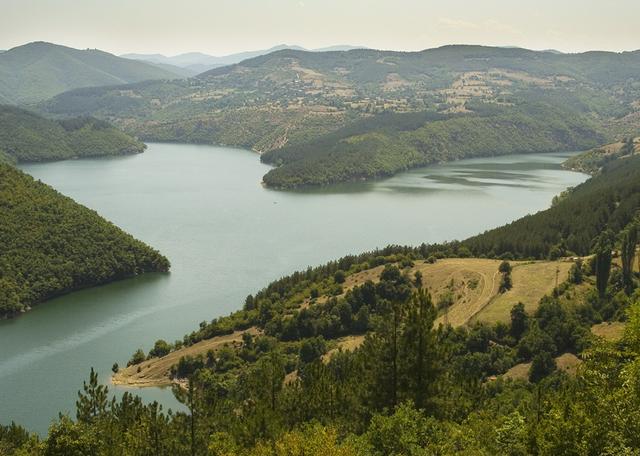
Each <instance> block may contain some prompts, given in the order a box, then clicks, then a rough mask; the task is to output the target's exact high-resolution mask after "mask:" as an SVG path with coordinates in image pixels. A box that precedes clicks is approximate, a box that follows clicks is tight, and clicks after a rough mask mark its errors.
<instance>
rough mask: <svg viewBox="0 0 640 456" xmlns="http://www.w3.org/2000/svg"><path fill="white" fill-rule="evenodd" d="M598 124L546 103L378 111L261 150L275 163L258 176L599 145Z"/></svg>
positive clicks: (310, 178) (349, 173) (350, 174)
mask: <svg viewBox="0 0 640 456" xmlns="http://www.w3.org/2000/svg"><path fill="white" fill-rule="evenodd" d="M601 131H602V129H600V128H599V127H598V126H597V124H595V123H594V122H593V121H592V120H591V119H589V118H587V117H586V116H582V115H579V114H576V113H573V112H571V111H569V110H565V109H561V108H559V107H555V106H553V105H551V104H537V105H536V106H534V105H529V106H527V108H526V109H525V108H521V109H515V108H511V109H508V110H507V109H501V108H497V109H496V108H490V109H483V108H481V107H479V108H478V109H477V112H476V113H474V114H469V115H460V114H447V115H440V114H435V113H407V114H395V113H389V114H379V115H377V116H375V117H371V118H368V119H365V120H362V121H359V122H356V123H354V124H352V125H350V126H348V127H345V128H343V129H341V130H338V131H337V132H334V133H330V134H327V135H325V136H323V137H320V138H318V139H316V140H314V141H311V142H309V143H305V144H300V145H292V146H285V147H282V148H280V149H276V150H272V151H270V152H266V153H265V154H263V155H262V156H261V160H262V161H263V162H265V163H270V164H274V165H277V166H278V167H277V168H275V169H273V170H271V171H269V172H268V173H267V174H266V175H265V176H264V178H263V180H264V182H265V184H266V185H268V186H270V187H275V188H291V187H298V186H302V185H326V184H331V183H335V182H341V181H348V180H356V179H367V178H375V177H383V176H390V175H392V174H394V173H396V172H398V171H402V170H406V169H408V168H412V167H416V166H425V165H429V164H433V163H439V162H442V161H449V160H457V159H463V158H471V157H477V156H492V155H504V154H518V153H534V152H555V151H561V150H582V149H587V148H590V147H593V146H594V145H596V144H601V143H602V142H603V141H604V138H605V135H604V134H603V133H601Z"/></svg>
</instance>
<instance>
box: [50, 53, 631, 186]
mask: <svg viewBox="0 0 640 456" xmlns="http://www.w3.org/2000/svg"><path fill="white" fill-rule="evenodd" d="M639 75H640V52H625V53H612V52H588V53H583V54H554V53H550V52H537V51H530V50H526V49H518V48H492V47H483V46H445V47H441V48H437V49H429V50H425V51H421V52H391V51H377V50H370V49H355V50H350V51H346V52H340V51H333V52H306V51H300V50H288V49H287V50H281V51H276V52H273V53H270V54H267V55H262V56H259V57H255V58H252V59H248V60H244V61H242V62H240V63H238V64H234V65H229V66H225V67H221V68H216V69H213V70H210V71H207V72H206V73H203V74H200V75H198V76H197V77H195V78H191V79H188V80H184V81H146V82H143V83H139V84H130V85H126V86H118V87H106V88H88V89H79V90H75V91H70V92H67V93H64V94H61V95H59V96H57V97H55V98H53V99H52V100H49V101H47V102H46V103H43V104H42V105H41V107H42V109H44V110H45V111H48V112H51V113H52V114H55V115H94V116H97V117H100V118H104V119H108V120H110V121H112V122H114V123H116V124H117V125H119V126H121V127H122V128H124V129H126V130H127V131H128V132H131V133H135V134H136V135H139V136H140V137H141V138H143V139H146V140H159V141H183V142H193V143H209V144H228V145H234V146H241V147H247V148H252V149H254V150H256V151H258V152H267V153H268V154H267V155H266V156H265V161H267V162H271V163H273V164H275V165H278V166H279V165H281V164H283V165H285V166H286V165H287V157H289V156H291V154H290V152H291V149H292V148H293V149H296V148H297V149H299V150H300V151H299V152H296V154H295V155H296V156H297V157H299V158H303V157H304V159H305V160H308V162H307V164H308V166H309V167H311V166H316V165H318V164H321V161H320V160H319V158H318V157H316V152H317V151H320V148H318V147H315V146H317V144H319V143H320V142H322V143H323V144H324V146H327V143H326V140H327V138H330V137H331V134H333V133H336V132H339V131H341V129H343V128H345V127H351V126H354V125H358V126H360V127H365V126H366V125H367V124H368V122H369V124H370V125H377V124H378V122H377V121H375V120H373V121H370V119H372V118H373V119H375V117H376V116H378V115H385V114H388V113H392V114H398V115H402V114H405V113H423V115H424V116H427V117H428V115H429V114H433V113H437V114H441V115H444V116H450V119H449V120H446V122H451V123H456V122H461V121H460V120H458V118H459V117H462V118H466V117H473V116H478V115H480V116H484V115H485V114H484V113H486V112H488V111H492V112H493V114H492V115H495V116H498V117H502V118H508V117H509V116H516V117H517V116H520V115H524V116H526V117H529V118H535V119H537V122H535V123H536V125H530V126H526V125H525V126H524V127H525V128H524V129H521V130H518V128H517V127H518V126H517V125H516V126H515V128H514V132H516V133H517V134H518V135H521V136H524V137H526V136H527V135H528V134H529V132H533V134H532V135H530V136H531V137H535V136H537V135H538V134H548V132H550V131H556V133H555V134H556V149H559V148H563V147H566V148H570V147H573V144H574V142H572V141H571V140H566V139H570V138H572V137H574V136H573V134H571V133H569V134H568V135H563V134H562V132H561V131H560V130H557V128H556V127H557V124H556V123H557V121H558V120H559V121H560V122H561V123H566V122H573V123H575V124H576V126H578V127H579V128H578V129H579V130H581V131H583V132H585V133H586V136H587V137H588V138H591V140H592V141H585V142H584V143H583V144H579V143H575V145H576V146H580V147H584V146H586V147H592V146H595V145H597V143H598V142H604V141H603V140H609V139H615V138H614V137H615V136H616V135H619V134H620V133H621V132H623V131H624V130H628V131H633V130H634V129H638V128H640V103H638V100H640V76H639ZM541 107H544V109H543V110H542V111H541ZM558 112H562V113H563V114H562V117H564V118H566V121H565V120H564V119H558V115H557V113H558ZM545 119H549V120H550V121H549V122H547V121H546V120H545ZM466 122H470V123H473V122H472V121H471V120H467V121H466ZM578 124H580V125H578ZM540 126H543V127H544V128H543V129H544V130H545V131H546V132H547V133H544V132H538V131H532V130H531V128H535V129H538V128H539V127H540ZM418 127H421V126H416V125H414V124H413V123H412V127H411V128H418ZM403 128H404V127H403ZM447 128H448V127H447ZM602 131H604V132H606V134H607V137H606V138H603V137H602V136H600V133H601V132H602ZM360 133H365V131H364V130H362V131H361V132H360ZM369 133H373V131H369ZM425 133H426V132H425ZM473 133H474V134H472V135H470V138H473V137H474V136H476V135H481V134H483V132H481V131H475V132H473ZM327 135H328V136H327ZM340 135H341V133H337V134H336V135H334V136H333V138H334V139H335V140H336V141H337V140H342V139H345V138H342V137H340ZM402 136H406V135H402ZM523 141H524V139H523ZM421 142H422V143H426V144H429V143H430V141H428V140H427V141H426V142H425V141H421ZM447 143H448V144H446V146H447V147H444V148H445V149H447V150H449V151H450V152H453V151H452V149H451V148H450V147H449V146H451V145H455V146H456V147H457V145H458V144H459V143H458V142H456V141H455V140H454V141H449V140H447ZM364 145H366V143H365V144H364ZM463 146H464V148H467V149H469V148H470V146H471V145H469V144H466V143H465V144H463ZM351 147H352V146H349V148H351ZM412 147H413V146H412ZM283 148H287V149H286V151H285V150H282V151H281V150H279V149H283ZM329 148H330V149H331V150H334V151H335V153H334V156H333V158H332V159H334V158H335V157H339V158H340V159H341V160H346V161H349V162H351V163H349V164H348V166H349V168H353V169H355V171H354V172H349V173H342V172H339V173H337V174H339V175H340V176H342V175H344V178H347V179H348V178H354V177H373V176H377V175H384V174H386V173H387V172H384V173H381V172H378V171H375V172H369V171H367V168H368V167H369V166H370V165H371V163H370V162H369V161H368V160H369V159H370V158H371V156H370V154H369V153H360V152H362V151H360V152H359V153H357V154H356V155H357V157H356V158H357V160H356V161H352V160H351V158H353V157H354V156H353V155H352V156H351V158H349V157H344V158H343V157H342V155H341V152H340V151H344V150H346V149H345V146H344V144H338V143H333V144H331V145H330V147H324V148H323V150H322V151H321V152H322V153H326V150H327V149H329ZM385 148H386V146H385V145H382V149H379V150H384V149H385ZM439 148H440V149H443V147H439ZM541 149H543V150H550V148H545V147H541V148H540V149H538V148H534V149H532V150H541ZM270 151H274V152H273V155H274V156H275V155H278V158H280V159H281V160H278V159H271V158H269V155H271V154H272V153H271V152H270ZM312 151H316V152H312ZM522 151H524V150H519V152H522ZM365 152H366V151H365ZM498 152H499V151H498ZM483 153H491V152H490V151H488V150H487V149H485V151H484V152H483ZM411 154H413V153H412V152H411ZM375 155H376V156H377V155H378V154H375ZM402 155H403V156H406V155H407V154H402ZM414 155H415V154H414ZM454 156H455V154H451V153H449V154H444V155H443V156H441V157H440V159H443V160H446V159H451V158H454ZM382 157H383V159H384V160H386V161H388V162H393V163H389V164H390V165H391V166H388V167H387V166H386V165H385V168H386V169H387V171H388V172H395V171H397V170H399V169H403V168H405V167H406V166H415V165H416V164H421V163H423V162H424V160H413V159H412V160H408V161H407V160H400V161H397V159H396V157H397V156H396V157H393V156H387V154H386V153H383V154H382ZM377 168H379V166H378V167H377ZM315 171H319V170H318V169H316V170H315ZM340 179H342V177H339V178H338V180H340ZM335 180H336V179H333V178H332V179H329V180H328V181H329V182H332V181H335ZM323 181H324V180H323ZM313 183H317V182H313V181H307V180H306V179H303V180H302V181H301V182H299V184H313Z"/></svg>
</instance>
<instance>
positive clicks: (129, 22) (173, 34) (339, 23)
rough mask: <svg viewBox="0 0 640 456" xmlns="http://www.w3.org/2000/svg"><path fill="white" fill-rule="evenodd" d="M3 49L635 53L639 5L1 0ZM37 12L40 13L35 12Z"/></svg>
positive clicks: (623, 1)
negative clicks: (454, 47) (477, 47)
mask: <svg viewBox="0 0 640 456" xmlns="http://www.w3.org/2000/svg"><path fill="white" fill-rule="evenodd" d="M1 1H2V6H3V15H2V17H1V18H0V49H10V48H12V47H16V46H19V45H22V44H26V43H29V42H33V41H47V42H52V43H56V44H61V45H65V46H70V47H74V48H79V49H86V48H96V49H101V50H104V51H107V52H111V53H113V54H116V55H121V54H127V53H137V54H163V55H167V56H172V55H177V54H182V53H187V52H202V53H205V54H210V55H215V56H223V55H227V54H233V53H237V52H243V51H252V50H261V49H268V48H271V47H273V46H277V45H280V44H284V43H286V44H288V45H297V46H302V47H305V48H307V49H314V48H321V47H328V46H334V45H354V46H363V47H369V48H375V49H389V50H398V51H416V50H422V49H427V48H434V47H439V46H443V45H448V44H481V45H488V46H514V47H523V48H527V49H535V50H545V49H555V50H558V51H562V52H584V51H588V50H603V51H616V52H620V51H631V50H637V49H639V48H640V43H639V40H638V33H637V24H636V22H637V21H636V18H637V17H640V2H634V1H631V0H619V1H617V2H615V7H614V6H612V4H611V3H609V4H604V3H603V2H598V1H597V0H584V1H577V0H568V1H565V2H562V3H560V2H552V1H551V0H541V1H538V2H536V3H533V2H531V3H524V2H522V3H519V4H514V3H513V2H508V1H505V0H490V1H488V2H483V3H482V4H480V2H468V1H461V0H453V1H451V2H448V4H447V5H444V4H441V3H440V2H433V1H422V2H421V1H418V0H397V1H395V2H393V3H389V2H364V1H360V0H357V1H350V2H339V1H337V0H325V1H323V2H320V1H318V0H273V1H271V2H269V4H267V2H259V1H257V0H236V1H229V0H219V1H213V2H211V1H209V2H207V1H205V0H187V1H183V2H181V3H180V4H179V7H178V6H176V5H175V4H174V3H173V2H170V1H168V0H155V1H154V0H139V1H137V2H135V5H132V4H131V2H126V1H124V0H113V1H110V2H108V3H107V2H100V1H97V0H88V1H79V0H59V1H56V2H51V1H46V0H29V1H24V0H22V1H19V0H1ZM34 12H35V13H34Z"/></svg>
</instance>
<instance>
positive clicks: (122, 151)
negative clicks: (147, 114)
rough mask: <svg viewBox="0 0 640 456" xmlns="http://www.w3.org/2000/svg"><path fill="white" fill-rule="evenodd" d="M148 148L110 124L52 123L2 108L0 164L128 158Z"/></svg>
mask: <svg viewBox="0 0 640 456" xmlns="http://www.w3.org/2000/svg"><path fill="white" fill-rule="evenodd" d="M145 148H146V146H145V145H144V144H143V143H142V142H140V141H138V140H137V139H135V138H133V137H131V136H129V135H127V134H126V133H124V132H122V131H120V130H118V129H117V128H115V127H113V126H112V125H110V124H109V123H107V122H105V121H103V120H98V119H94V118H91V117H78V118H68V119H63V120H52V119H47V118H44V117H42V116H40V115H38V114H36V113H34V112H31V111H27V110H25V109H21V108H18V107H15V106H3V105H0V161H4V162H9V163H20V162H40V161H53V160H65V159H69V158H83V157H99V156H114V155H126V154H135V153H140V152H143V151H144V149H145Z"/></svg>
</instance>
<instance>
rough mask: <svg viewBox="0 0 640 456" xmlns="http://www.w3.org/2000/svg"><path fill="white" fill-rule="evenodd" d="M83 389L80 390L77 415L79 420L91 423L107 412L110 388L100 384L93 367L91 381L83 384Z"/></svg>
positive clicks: (90, 375)
mask: <svg viewBox="0 0 640 456" xmlns="http://www.w3.org/2000/svg"><path fill="white" fill-rule="evenodd" d="M82 389H83V391H78V400H77V401H76V417H77V419H78V421H82V422H85V423H89V422H91V421H93V420H94V419H95V418H97V417H99V416H100V415H102V414H104V413H105V410H106V409H107V396H108V394H109V389H108V388H107V387H106V386H105V385H100V384H98V374H97V373H96V372H95V371H94V370H93V367H92V368H91V372H90V374H89V383H88V384H87V382H86V381H84V382H83V385H82Z"/></svg>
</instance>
